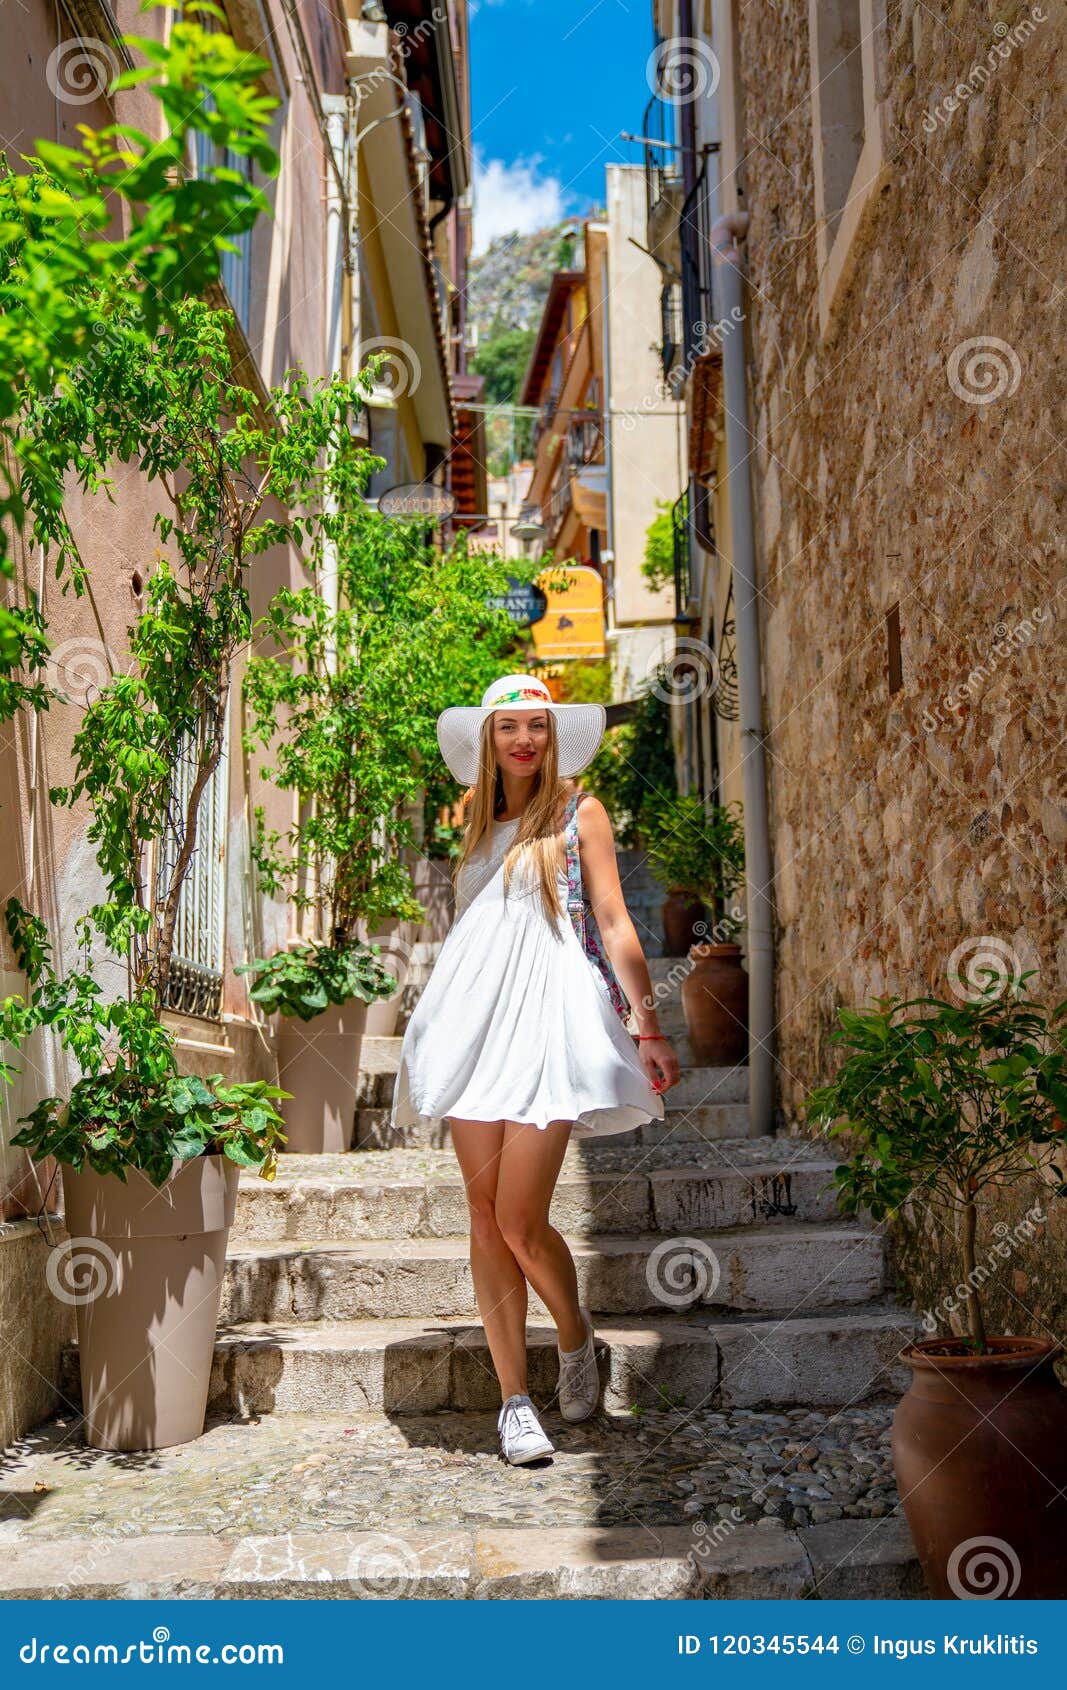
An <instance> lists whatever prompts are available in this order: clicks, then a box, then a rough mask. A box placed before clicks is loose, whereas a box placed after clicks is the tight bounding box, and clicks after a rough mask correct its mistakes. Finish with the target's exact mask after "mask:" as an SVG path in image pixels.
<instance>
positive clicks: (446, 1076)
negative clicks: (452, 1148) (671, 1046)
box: [391, 816, 663, 1138]
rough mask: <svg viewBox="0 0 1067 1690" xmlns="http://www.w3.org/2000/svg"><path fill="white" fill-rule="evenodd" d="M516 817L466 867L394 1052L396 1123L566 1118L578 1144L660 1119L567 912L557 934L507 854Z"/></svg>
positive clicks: (563, 883) (563, 896)
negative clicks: (509, 868) (507, 873)
mask: <svg viewBox="0 0 1067 1690" xmlns="http://www.w3.org/2000/svg"><path fill="white" fill-rule="evenodd" d="M520 819H521V818H520V817H518V816H514V817H513V818H512V819H511V820H510V821H506V822H494V824H493V829H492V835H491V838H483V839H481V840H480V841H479V843H478V846H477V847H476V848H475V850H474V851H473V852H472V854H471V856H470V857H468V859H467V861H466V863H465V864H464V865H463V869H462V870H461V873H460V878H459V883H458V885H457V887H456V914H455V919H454V921H453V923H452V926H451V927H450V929H449V931H448V933H447V934H446V936H445V939H444V941H443V943H442V945H441V949H440V951H439V953H438V956H437V960H436V962H435V963H434V966H433V969H432V971H431V974H430V978H429V979H428V981H427V982H426V985H425V986H424V987H423V990H422V994H421V996H420V997H419V1000H418V1002H417V1004H416V1006H415V1010H414V1013H413V1014H412V1017H411V1020H410V1022H409V1023H408V1026H407V1030H406V1032H405V1033H404V1037H403V1041H402V1043H401V1047H400V1062H399V1068H398V1071H397V1076H396V1083H395V1085H394V1088H393V1103H392V1111H391V1117H392V1125H393V1127H394V1128H404V1127H409V1126H415V1125H422V1126H431V1127H436V1126H438V1125H439V1124H440V1123H441V1122H442V1121H443V1120H445V1119H446V1118H447V1117H449V1116H453V1117H455V1118H456V1119H458V1120H467V1121H501V1120H507V1121H524V1122H532V1123H533V1124H534V1125H535V1126H537V1127H541V1128H544V1127H547V1126H548V1124H549V1122H550V1121H571V1122H572V1123H573V1135H572V1136H573V1137H574V1138H590V1137H593V1136H594V1135H604V1134H607V1133H621V1132H630V1131H632V1130H633V1129H634V1128H635V1127H638V1126H640V1125H641V1123H642V1122H644V1121H651V1120H662V1118H663V1098H662V1097H661V1096H660V1095H659V1093H658V1092H656V1091H654V1090H653V1088H652V1086H651V1084H650V1082H649V1080H648V1079H647V1077H646V1075H645V1071H644V1069H643V1068H642V1066H641V1063H640V1060H639V1059H638V1055H637V1049H638V1047H637V1045H636V1044H635V1043H634V1040H633V1037H632V1035H631V1034H630V1033H628V1032H627V1031H626V1028H625V1027H624V1026H623V1024H622V1021H621V1020H620V1019H619V1016H618V1014H617V1012H616V1010H615V1009H614V1007H613V1005H612V1002H611V998H610V996H609V993H608V987H607V985H606V983H605V981H604V978H603V976H602V975H601V974H600V973H599V972H598V971H597V969H596V968H594V966H593V965H592V963H591V962H590V961H589V958H588V957H587V956H586V954H585V951H584V950H583V948H582V945H581V941H580V940H579V938H578V936H577V934H576V932H575V930H574V927H573V926H572V924H571V921H570V919H569V917H568V915H567V877H566V874H565V873H564V872H563V871H562V869H561V870H560V872H559V877H558V888H559V899H560V914H559V917H558V920H557V922H556V927H555V930H553V928H552V927H551V925H550V924H549V921H548V919H547V917H546V915H545V911H544V906H543V904H542V901H541V891H540V884H539V881H538V877H537V875H536V871H535V870H533V869H532V867H531V866H529V865H527V864H524V863H523V862H521V861H520V862H519V863H518V864H516V866H515V868H514V871H513V873H512V877H511V885H510V887H509V888H508V892H507V895H506V897H505V893H504V855H505V852H506V851H507V849H508V846H509V845H510V844H511V841H512V839H513V837H514V834H515V829H516V828H517V827H518V824H519V821H520Z"/></svg>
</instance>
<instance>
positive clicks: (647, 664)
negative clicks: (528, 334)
mask: <svg viewBox="0 0 1067 1690" xmlns="http://www.w3.org/2000/svg"><path fill="white" fill-rule="evenodd" d="M644 221H645V218H644V183H643V176H642V173H641V172H640V171H639V170H636V169H633V168H630V167H627V166H622V165H609V166H608V169H607V209H606V216H605V218H604V219H603V220H597V221H589V222H587V223H586V224H585V225H584V228H583V241H582V253H583V264H582V268H581V269H574V270H559V271H557V272H556V274H555V275H554V277H553V278H552V282H551V285H550V288H549V292H548V297H547V299H546V301H545V307H544V311H543V314H542V318H541V323H540V326H539V329H538V334H537V339H536V341H535V343H534V347H533V350H532V352H531V355H530V362H529V366H528V368H527V372H526V377H525V381H524V384H523V388H522V392H521V394H520V401H521V403H522V404H523V405H527V406H531V407H534V408H536V410H537V412H538V417H537V421H536V423H535V427H534V436H533V469H532V473H531V477H530V484H529V488H528V491H527V499H528V500H529V502H530V503H531V504H532V505H533V506H535V507H536V508H537V509H538V510H539V511H540V512H541V520H542V522H543V524H544V526H545V529H546V537H545V541H544V546H545V550H546V551H550V552H551V553H552V556H553V560H554V562H555V563H557V564H563V565H567V566H570V565H574V566H578V567H579V568H584V569H586V570H589V571H593V572H595V574H596V576H597V577H598V578H599V580H600V582H601V584H602V594H603V607H604V644H603V650H604V653H605V654H607V655H609V656H610V659H611V668H612V684H613V692H614V696H615V698H617V699H625V698H628V697H630V696H632V695H633V694H634V693H635V692H636V691H638V690H640V687H641V683H642V681H643V680H647V678H648V676H649V675H650V674H651V672H652V670H653V669H654V668H655V665H656V663H657V661H658V660H659V659H660V657H661V656H662V655H663V654H664V653H665V652H666V651H668V650H669V649H671V648H672V647H673V628H672V612H673V594H672V593H671V592H670V590H669V589H668V588H666V587H664V586H662V585H653V584H650V582H649V581H648V580H647V579H646V577H645V575H644V574H643V573H642V565H643V561H644V557H645V547H646V540H647V536H648V530H649V527H650V525H651V523H652V522H653V520H654V519H655V517H656V515H657V512H658V510H659V509H660V507H661V506H666V507H667V508H671V507H673V505H674V504H675V503H676V501H677V499H678V496H679V488H680V481H679V477H680V473H681V467H680V466H681V454H682V449H683V446H684V415H683V412H682V410H681V407H680V406H679V404H678V402H677V401H676V399H675V398H674V396H673V395H672V394H670V393H669V392H667V393H664V391H663V390H662V384H661V383H660V382H659V379H658V369H657V362H656V355H655V351H654V341H655V333H656V324H657V316H656V312H657V307H658V291H657V280H656V278H657V272H656V267H655V265H654V264H653V263H652V261H651V260H650V259H649V257H648V255H647V254H646V253H645V252H644V251H643V250H642V248H643V237H644ZM635 243H638V244H635ZM597 655H599V654H597Z"/></svg>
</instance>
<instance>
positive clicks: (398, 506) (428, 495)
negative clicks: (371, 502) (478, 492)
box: [378, 481, 456, 522]
mask: <svg viewBox="0 0 1067 1690" xmlns="http://www.w3.org/2000/svg"><path fill="white" fill-rule="evenodd" d="M378 510H379V511H380V513H381V514H382V516H413V517H418V518H419V519H421V520H422V521H424V522H425V521H427V520H430V521H434V522H441V521H443V520H444V518H445V517H449V516H454V515H455V513H456V499H455V495H454V494H453V493H450V492H449V491H448V489H447V487H434V486H433V485H432V483H431V482H429V481H403V482H401V483H400V484H399V485H398V486H396V487H390V488H388V489H387V490H386V491H385V492H384V493H383V494H382V495H381V497H380V498H379V500H378Z"/></svg>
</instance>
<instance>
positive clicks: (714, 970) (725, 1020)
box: [644, 793, 748, 1067]
mask: <svg viewBox="0 0 1067 1690" xmlns="http://www.w3.org/2000/svg"><path fill="white" fill-rule="evenodd" d="M740 811H741V806H740V804H738V803H736V802H735V803H733V804H729V805H722V804H715V805H712V806H711V807H710V809H709V808H707V807H706V806H705V804H704V801H703V800H702V799H701V798H699V797H698V796H697V795H695V794H692V793H690V794H685V795H682V794H679V795H677V796H676V797H674V798H669V799H666V800H660V801H658V802H657V803H655V804H653V805H652V806H651V809H650V812H649V814H648V816H647V817H646V820H645V824H644V825H645V832H646V838H647V849H648V856H649V861H650V862H651V863H652V865H653V868H654V869H655V870H656V871H657V873H658V875H659V877H660V879H662V880H664V881H665V882H666V884H667V887H668V889H669V896H668V899H667V902H666V903H665V904H664V906H663V933H664V952H665V954H666V955H667V956H682V955H688V957H689V960H690V962H691V963H692V965H693V966H692V969H691V970H690V972H689V973H688V974H687V975H686V978H685V979H684V981H683V982H682V1008H683V1010H684V1012H685V1024H686V1031H687V1033H688V1035H689V1044H690V1048H691V1051H692V1055H693V1057H694V1059H695V1060H696V1061H697V1062H701V1063H708V1064H711V1065H714V1066H716V1067H719V1066H722V1067H733V1066H734V1065H735V1064H737V1063H739V1062H744V1061H745V1060H746V1057H747V1052H748V978H747V976H746V974H745V971H744V969H743V968H742V966H741V947H740V945H739V944H737V943H736V941H735V939H734V935H735V933H736V932H737V930H738V926H739V921H738V919H737V917H736V916H735V915H733V914H732V913H731V912H730V910H729V907H728V906H729V902H730V898H731V895H732V894H733V893H734V892H735V891H736V889H737V887H738V885H739V884H740V882H741V880H742V879H743V876H744V835H743V832H742V828H741V820H740Z"/></svg>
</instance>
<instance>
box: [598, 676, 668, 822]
mask: <svg viewBox="0 0 1067 1690" xmlns="http://www.w3.org/2000/svg"><path fill="white" fill-rule="evenodd" d="M664 674H665V671H662V670H661V671H660V676H659V678H660V680H662V679H663V676H664ZM668 698H669V693H668V691H667V689H666V687H664V686H662V685H661V686H658V687H657V686H656V685H655V684H653V685H652V686H651V687H649V688H648V689H647V690H646V691H645V692H644V693H642V694H641V696H640V697H639V698H638V700H637V701H636V706H635V709H634V711H633V714H632V715H631V717H630V718H629V720H628V721H625V722H620V723H619V725H618V726H617V727H614V728H609V729H608V731H607V733H606V734H605V735H604V738H603V740H602V742H601V744H600V748H599V750H598V751H597V754H596V756H595V757H594V758H593V761H592V762H591V763H590V765H589V767H588V768H587V769H586V770H585V771H584V773H583V775H582V784H583V786H585V787H587V788H588V790H589V791H590V792H595V793H596V795H597V797H598V798H599V799H600V800H601V802H602V803H603V805H604V806H605V808H606V809H607V811H608V813H609V814H610V816H611V819H612V824H613V826H614V829H615V839H616V842H617V843H618V844H619V845H620V846H621V847H622V848H623V849H624V850H633V849H636V848H638V847H640V846H641V845H643V844H644V829H645V826H646V823H647V818H648V817H649V816H650V814H651V810H652V808H653V806H654V805H655V803H656V802H657V801H658V800H659V799H661V798H669V797H671V796H673V795H674V794H675V793H676V792H677V790H678V788H677V783H676V780H675V772H674V748H673V746H672V744H671V710H670V704H669V703H668Z"/></svg>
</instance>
